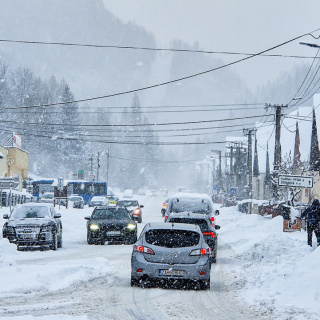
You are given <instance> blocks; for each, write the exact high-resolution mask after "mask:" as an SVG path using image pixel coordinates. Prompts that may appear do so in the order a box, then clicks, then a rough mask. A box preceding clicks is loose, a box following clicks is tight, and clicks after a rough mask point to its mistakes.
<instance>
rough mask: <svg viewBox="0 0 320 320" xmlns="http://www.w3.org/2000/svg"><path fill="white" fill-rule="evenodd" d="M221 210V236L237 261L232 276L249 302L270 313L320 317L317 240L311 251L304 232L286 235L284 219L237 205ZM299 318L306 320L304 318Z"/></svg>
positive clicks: (219, 218)
mask: <svg viewBox="0 0 320 320" xmlns="http://www.w3.org/2000/svg"><path fill="white" fill-rule="evenodd" d="M220 212H221V214H220V216H219V217H218V218H217V221H218V223H219V224H220V225H221V230H220V232H219V237H220V239H223V240H224V241H225V242H227V243H228V245H229V246H230V247H231V249H232V250H233V251H234V253H235V257H236V259H237V260H238V263H236V264H232V266H231V268H232V269H231V270H230V272H232V273H234V279H235V280H234V285H235V286H236V287H238V288H239V289H240V290H241V291H242V293H243V294H244V297H245V299H246V300H247V301H248V303H249V304H251V305H254V306H255V307H257V308H259V309H265V310H266V312H268V310H269V311H270V309H276V311H277V312H280V313H283V314H285V313H286V312H287V313H289V314H290V313H294V310H295V309H296V310H297V311H301V310H304V311H306V312H307V311H310V312H311V313H319V312H320V304H319V303H320V269H319V266H320V247H319V248H316V239H315V237H314V238H313V248H311V247H310V246H308V245H307V233H306V232H305V231H304V230H302V231H301V232H291V233H288V232H285V233H284V232H283V218H282V217H280V216H278V217H276V218H274V219H271V218H265V217H262V216H259V215H256V214H252V215H246V214H243V213H240V212H238V211H236V210H235V207H230V208H221V209H220ZM285 319H287V318H285ZM290 319H291V318H290ZM293 319H295V318H293ZM301 319H308V318H307V317H306V314H304V316H303V317H302V318H301ZM315 319H317V318H315Z"/></svg>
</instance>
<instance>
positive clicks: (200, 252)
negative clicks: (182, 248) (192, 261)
mask: <svg viewBox="0 0 320 320" xmlns="http://www.w3.org/2000/svg"><path fill="white" fill-rule="evenodd" d="M204 254H210V249H209V248H206V249H204V248H201V249H196V250H192V251H191V252H190V256H201V255H204Z"/></svg>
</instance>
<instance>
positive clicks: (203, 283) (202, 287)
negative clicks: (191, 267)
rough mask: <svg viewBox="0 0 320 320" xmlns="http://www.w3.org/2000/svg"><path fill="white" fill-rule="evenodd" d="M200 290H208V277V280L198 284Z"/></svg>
mask: <svg viewBox="0 0 320 320" xmlns="http://www.w3.org/2000/svg"><path fill="white" fill-rule="evenodd" d="M200 290H210V277H209V279H208V280H202V281H201V282H200Z"/></svg>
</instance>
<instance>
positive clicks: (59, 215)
mask: <svg viewBox="0 0 320 320" xmlns="http://www.w3.org/2000/svg"><path fill="white" fill-rule="evenodd" d="M53 217H54V218H55V219H58V218H61V213H56V214H55V215H54V216H53Z"/></svg>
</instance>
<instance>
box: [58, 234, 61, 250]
mask: <svg viewBox="0 0 320 320" xmlns="http://www.w3.org/2000/svg"><path fill="white" fill-rule="evenodd" d="M58 248H62V234H61V235H60V239H59V240H58Z"/></svg>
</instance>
